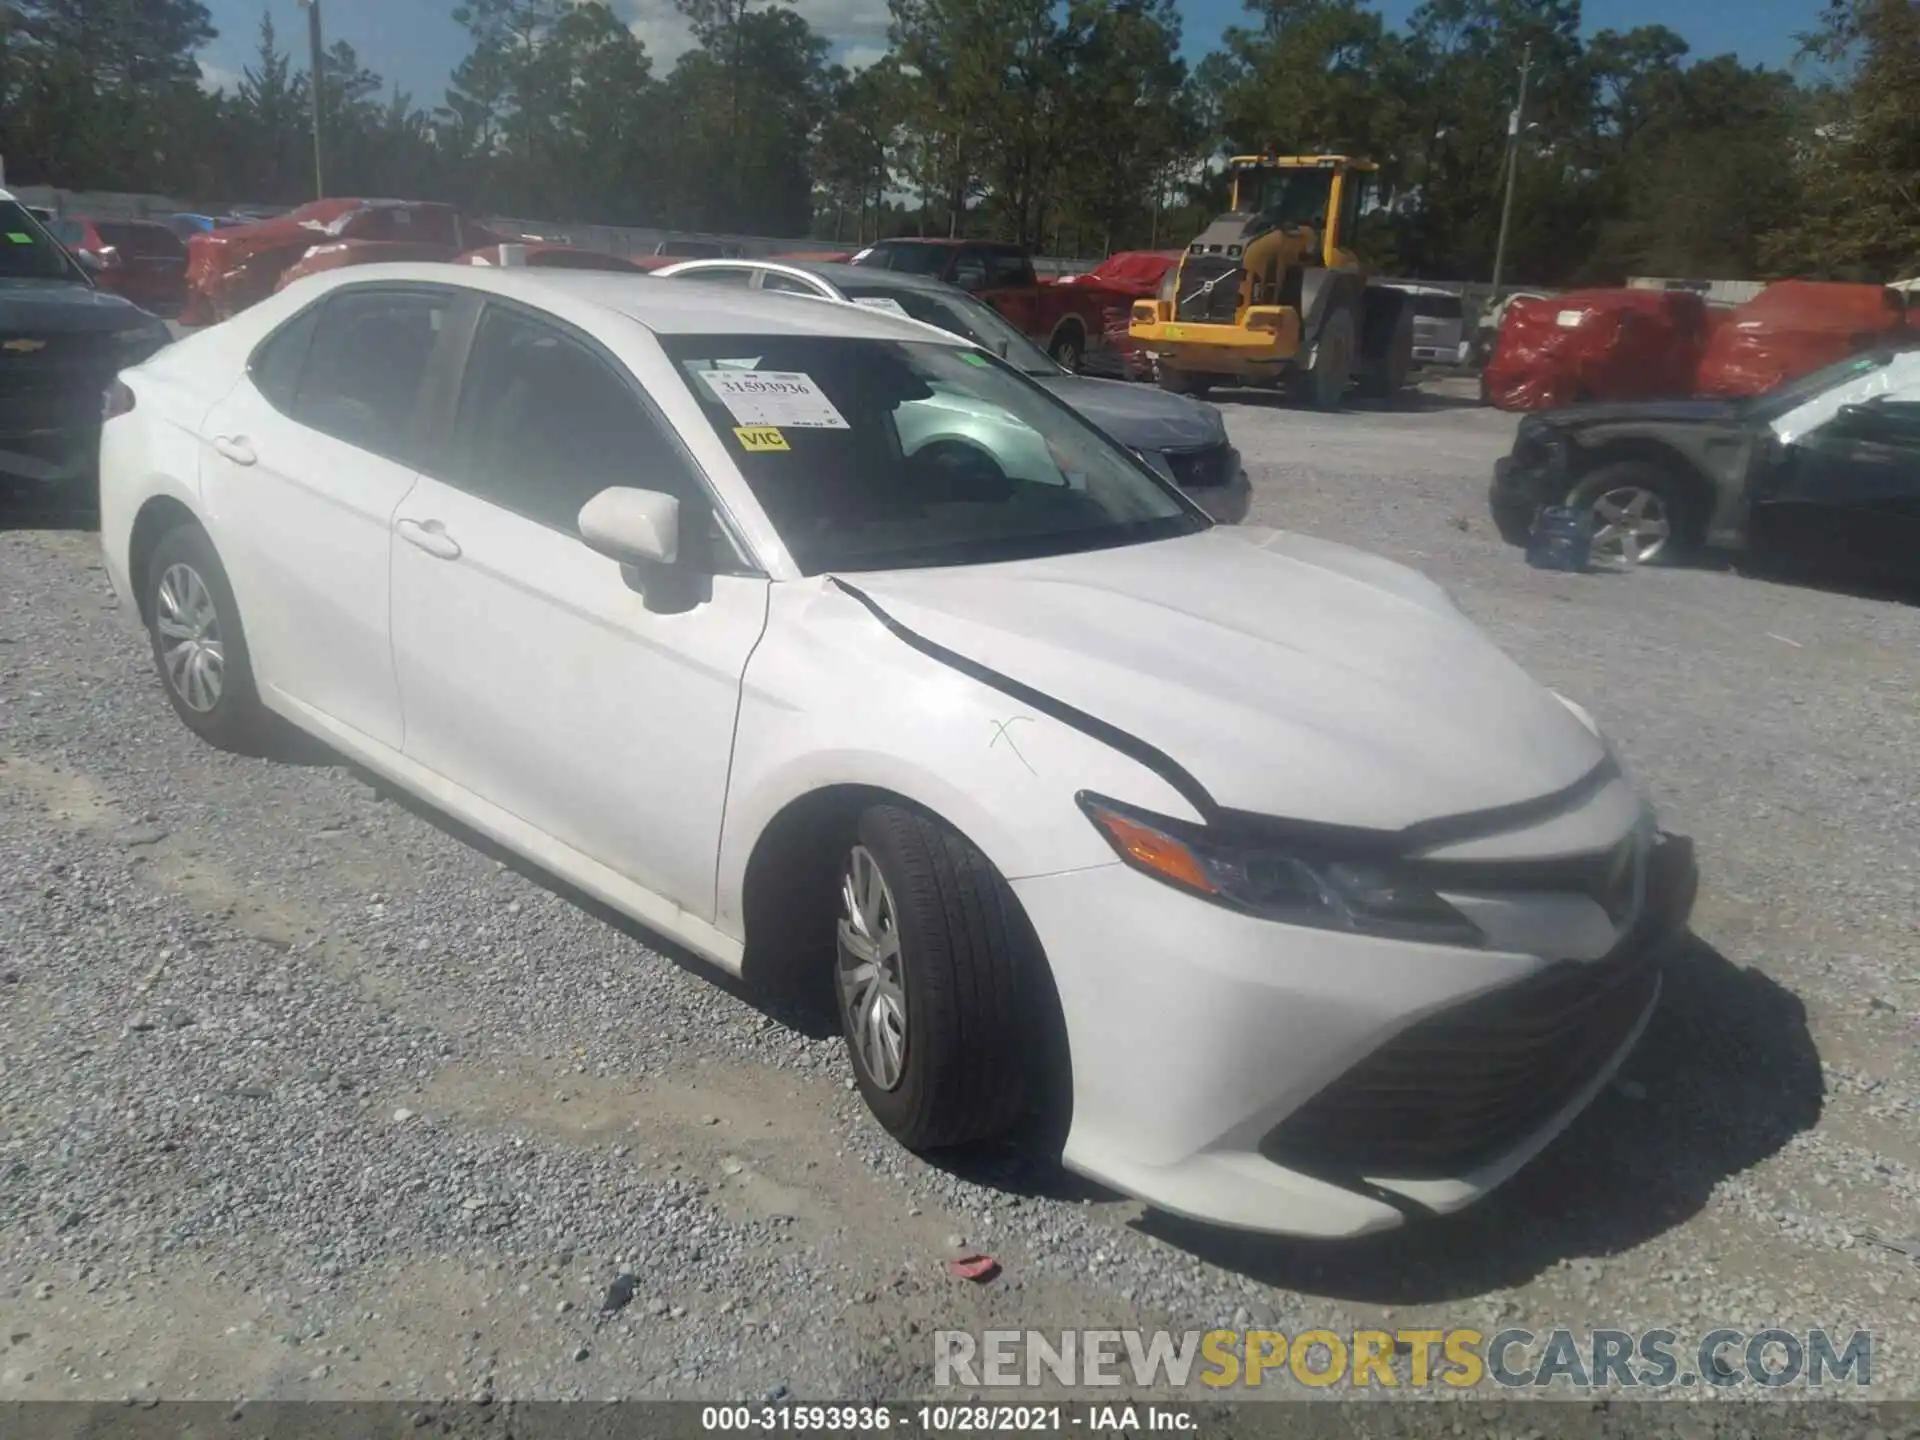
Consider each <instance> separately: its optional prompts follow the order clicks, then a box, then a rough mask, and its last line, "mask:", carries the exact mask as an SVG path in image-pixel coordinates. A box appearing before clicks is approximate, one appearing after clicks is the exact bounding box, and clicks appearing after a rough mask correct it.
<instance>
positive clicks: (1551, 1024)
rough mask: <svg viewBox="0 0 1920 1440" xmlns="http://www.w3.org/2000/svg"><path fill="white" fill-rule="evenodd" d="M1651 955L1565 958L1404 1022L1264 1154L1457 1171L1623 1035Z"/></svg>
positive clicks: (1291, 1161)
mask: <svg viewBox="0 0 1920 1440" xmlns="http://www.w3.org/2000/svg"><path fill="white" fill-rule="evenodd" d="M1659 983H1660V965H1659V961H1658V959H1657V958H1656V956H1655V955H1653V954H1651V953H1648V952H1641V953H1638V954H1635V955H1631V956H1628V957H1625V958H1622V959H1620V960H1617V961H1614V962H1611V963H1603V964H1598V965H1595V964H1583V963H1577V962H1565V963H1562V964H1559V965H1555V966H1553V967H1551V968H1550V969H1547V970H1544V971H1542V972H1540V973H1539V974H1537V975H1534V976H1532V977H1531V978H1529V979H1527V980H1524V981H1522V982H1521V983H1520V984H1518V985H1514V986H1511V987H1509V988H1508V989H1505V990H1502V991H1500V992H1498V993H1497V994H1494V995H1490V996H1486V997H1484V998H1482V999H1479V1000H1475V1001H1472V1002H1469V1003H1468V1004H1466V1005H1461V1006H1458V1007H1456V1008H1455V1009H1452V1010H1449V1011H1446V1012H1444V1013H1443V1014H1440V1015H1436V1016H1433V1017H1431V1018H1429V1019H1427V1020H1424V1021H1422V1022H1421V1023H1420V1024H1418V1025H1415V1026H1413V1027H1412V1028H1411V1029H1408V1030H1405V1031H1402V1032H1401V1033H1400V1034H1399V1035H1397V1036H1395V1037H1394V1038H1393V1039H1392V1040H1390V1041H1389V1042H1388V1043H1387V1044H1386V1045H1384V1046H1382V1047H1381V1048H1380V1049H1379V1050H1376V1051H1375V1052H1374V1053H1373V1054H1372V1055H1370V1056H1369V1057H1367V1059H1365V1060H1364V1061H1362V1062H1361V1063H1360V1064H1359V1065H1358V1066H1356V1067H1355V1068H1354V1069H1352V1070H1349V1071H1348V1072H1347V1073H1346V1074H1345V1075H1342V1076H1341V1077H1340V1078H1339V1079H1338V1080H1336V1081H1334V1083H1333V1084H1331V1085H1329V1086H1328V1087H1327V1088H1326V1089H1325V1090H1322V1091H1321V1092H1320V1093H1319V1094H1318V1095H1316V1096H1314V1097H1313V1099H1311V1100H1309V1101H1308V1102H1307V1103H1306V1104H1305V1105H1303V1106H1302V1107H1301V1108H1300V1109H1298V1110H1296V1111H1295V1112H1294V1113H1293V1114H1292V1115H1290V1116H1288V1117H1287V1119H1286V1120H1285V1121H1284V1122H1283V1123H1282V1124H1281V1125H1280V1126H1279V1127H1278V1128H1276V1129H1275V1130H1273V1131H1272V1132H1270V1133H1269V1134H1268V1136H1267V1138H1266V1140H1265V1141H1264V1142H1262V1144H1261V1147H1260V1150H1261V1153H1262V1154H1263V1155H1265V1156H1267V1158H1268V1159H1271V1160H1273V1161H1275V1162H1277V1163H1279V1164H1282V1165H1287V1166H1289V1167H1291V1168H1295V1169H1303V1170H1309V1171H1316V1170H1322V1171H1323V1170H1327V1169H1333V1170H1337V1171H1340V1172H1346V1173H1350V1174H1353V1175H1376V1176H1392V1177H1396V1178H1401V1179H1421V1178H1432V1177H1438V1176H1448V1175H1458V1174H1462V1173H1464V1172H1466V1171H1469V1170H1472V1169H1474V1168H1476V1167H1477V1166H1479V1165H1482V1164H1485V1163H1487V1162H1488V1161H1490V1160H1492V1159H1494V1158H1496V1157H1498V1156H1499V1155H1502V1154H1504V1153H1505V1152H1507V1151H1508V1150H1511V1149H1512V1148H1513V1147H1514V1146H1515V1145H1517V1144H1519V1143H1520V1142H1521V1141H1522V1140H1524V1139H1525V1138H1526V1137H1527V1136H1528V1135H1530V1134H1531V1133H1532V1132H1533V1131H1534V1130H1536V1129H1538V1128H1539V1127H1540V1126H1541V1125H1544V1124H1545V1123H1546V1122H1547V1121H1548V1120H1549V1119H1550V1118H1552V1116H1553V1115H1554V1114H1555V1113H1556V1112H1557V1111H1559V1110H1560V1109H1561V1108H1562V1107H1563V1106H1565V1105H1566V1104H1567V1103H1568V1102H1569V1101H1570V1100H1572V1099H1573V1097H1574V1095H1575V1094H1576V1093H1578V1092H1579V1090H1580V1088H1581V1087H1582V1086H1583V1085H1585V1084H1587V1083H1588V1082H1589V1081H1590V1080H1591V1079H1592V1078H1593V1076H1594V1075H1595V1074H1596V1073H1597V1072H1598V1071H1599V1069H1600V1067H1601V1066H1603V1065H1604V1064H1605V1063H1606V1062H1607V1058H1608V1057H1609V1056H1611V1055H1612V1054H1613V1053H1614V1051H1616V1050H1618V1049H1619V1048H1620V1046H1621V1045H1622V1044H1623V1043H1625V1041H1626V1038H1627V1036H1628V1035H1629V1034H1631V1033H1632V1031H1633V1027H1634V1024H1635V1023H1636V1022H1637V1021H1638V1020H1639V1018H1640V1016H1641V1015H1642V1013H1644V1012H1645V1010H1646V1008H1647V1005H1648V1003H1649V1002H1650V1001H1651V1000H1652V999H1653V997H1654V994H1655V992H1656V990H1657V988H1658V986H1659Z"/></svg>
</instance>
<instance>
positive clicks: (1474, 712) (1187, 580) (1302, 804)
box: [846, 527, 1606, 830]
mask: <svg viewBox="0 0 1920 1440" xmlns="http://www.w3.org/2000/svg"><path fill="white" fill-rule="evenodd" d="M846 583H847V584H848V585H850V586H852V587H854V588H855V589H857V590H859V591H861V592H862V593H864V594H865V595H867V596H868V597H870V598H871V599H872V600H873V601H874V603H876V604H877V605H879V606H880V607H881V609H883V610H884V611H885V612H886V613H887V614H888V615H889V616H890V617H891V618H892V619H893V620H895V621H896V622H898V623H899V624H901V625H903V626H905V627H907V628H908V629H909V630H912V631H914V632H916V633H917V634H919V635H921V636H922V637H924V638H925V639H927V640H930V641H932V642H934V643H935V644H937V645H940V646H944V647H945V648H946V649H948V650H951V651H953V652H954V653H956V654H958V655H960V656H963V657H964V658H966V659H968V660H971V661H974V662H975V663H977V664H980V665H983V666H986V667H987V668H989V669H991V670H995V671H998V672H999V673H1000V674H1002V675H1004V676H1006V677H1008V678H1009V679H1013V680H1017V681H1020V682H1021V683H1022V684H1024V685H1027V686H1029V687H1031V688H1033V689H1035V690H1038V691H1040V692H1042V693H1043V694H1046V695H1048V696H1051V697H1052V698H1054V699H1056V700H1059V701H1063V702H1064V703H1066V704H1068V705H1071V706H1073V707H1075V708H1076V709H1079V710H1082V711H1084V712H1086V713H1087V714H1090V715H1093V716H1095V717H1096V718H1098V719H1100V720H1103V721H1105V722H1106V723H1108V724H1109V725H1113V726H1116V727H1118V728H1119V729H1121V730H1124V731H1126V732H1128V733H1130V734H1131V735H1133V736H1134V737H1135V738H1137V739H1140V740H1144V741H1146V742H1147V743H1148V744H1150V745H1153V746H1155V747H1157V748H1158V749H1160V750H1162V751H1164V752H1165V753H1166V754H1167V755H1169V756H1171V757H1172V758H1173V759H1174V760H1176V761H1177V762H1178V763H1179V764H1180V765H1181V766H1183V767H1184V768H1185V769H1186V770H1187V771H1188V772H1189V773H1190V774H1191V775H1193V776H1194V778H1195V779H1197V780H1198V781H1199V782H1200V783H1201V784H1202V785H1203V786H1205V787H1206V789H1207V791H1208V793H1209V794H1210V795H1211V796H1212V798H1213V799H1214V801H1215V802H1216V803H1217V804H1219V805H1222V806H1226V807H1228V808H1232V809H1237V810H1245V811H1252V812H1256V813H1259V814H1264V815H1270V816H1276V817H1280V818H1284V819H1290V820H1306V821H1317V822H1320V823H1323V824H1330V825H1343V826H1357V827H1363V828H1367V829H1378V830H1399V829H1402V828H1404V827H1406V826H1408V825H1411V824H1414V823H1416V822H1419V821H1422V820H1432V819H1438V818H1441V817H1444V816H1456V815H1464V814H1469V813H1472V812H1476V811H1481V810H1488V809H1492V808H1494V807H1497V806H1504V805H1512V804H1516V803H1519V802H1522V801H1528V800H1534V799H1538V798H1540V797H1541V796H1544V795H1548V794H1552V793H1553V792H1556V791H1559V790H1562V789H1565V788H1566V787H1568V786H1571V785H1573V784H1574V783H1575V782H1577V781H1579V780H1580V779H1581V778H1583V777H1584V776H1585V775H1587V774H1588V773H1589V772H1590V771H1591V770H1592V769H1593V768H1594V767H1595V766H1596V765H1598V764H1599V763H1600V762H1601V761H1602V760H1603V759H1604V758H1605V756H1606V750H1605V747H1604V746H1603V744H1602V742H1601V741H1600V740H1599V739H1598V737H1596V736H1595V735H1594V734H1593V733H1592V732H1591V731H1590V730H1588V729H1587V727H1586V726H1585V725H1583V724H1582V723H1581V722H1580V721H1579V719H1577V718H1576V717H1575V715H1574V714H1573V712H1572V711H1570V710H1569V709H1568V708H1567V707H1566V706H1565V705H1563V704H1562V703H1561V702H1560V701H1559V700H1558V699H1557V698H1556V697H1555V696H1554V695H1553V694H1552V693H1551V692H1550V691H1548V690H1547V689H1545V688H1544V687H1542V686H1540V685H1538V684H1536V683H1535V682H1534V681H1533V680H1532V679H1530V678H1529V677H1528V676H1527V674H1526V673H1525V672H1524V671H1522V670H1521V669H1520V667H1519V666H1517V665H1515V664H1514V663H1513V661H1511V660H1509V659H1508V658H1507V657H1506V655H1505V654H1503V653H1502V652H1501V651H1500V650H1499V649H1498V648H1497V647H1496V646H1495V645H1494V644H1493V642H1492V641H1491V640H1489V639H1488V638H1487V637H1486V636H1485V635H1483V634H1482V633H1481V632H1480V631H1479V630H1478V629H1477V628H1476V627H1475V626H1474V625H1473V623H1472V622H1471V621H1469V620H1468V619H1467V618H1466V617H1465V616H1464V615H1462V614H1460V612H1459V611H1457V610H1456V609H1454V608H1453V606H1452V604H1451V603H1450V602H1449V601H1448V600H1447V598H1446V596H1445V594H1444V593H1443V592H1442V591H1441V590H1440V589H1439V587H1438V586H1436V585H1434V584H1433V582H1431V581H1430V580H1428V579H1426V577H1424V576H1422V575H1420V574H1419V573H1418V572H1416V571H1413V570H1410V569H1408V568H1406V567H1405V566H1402V565H1397V564H1395V563H1393V562H1391V561H1388V560H1383V559H1380V558H1378V557H1376V556H1372V555H1367V554H1365V553H1363V552H1361V551H1357V550H1352V549H1349V548H1347V547H1346V546H1343V545H1335V544H1332V543H1330V542H1327V541H1323V540H1316V539H1313V538H1311V537H1309V536H1305V535H1299V534H1294V533H1290V532H1285V531H1273V530H1261V529H1241V528H1225V527H1221V528H1216V529H1212V530H1207V531H1203V532H1202V533H1200V534H1198V535H1192V536H1188V537H1185V538H1183V539H1179V540H1169V541H1163V542H1160V543H1157V544H1151V545H1137V546H1128V547H1124V548H1121V549H1115V550H1101V551H1092V552H1088V553H1084V554H1077V555H1065V556H1058V557H1054V558H1049V559H1043V560H1032V561H1018V562H1014V563H1010V564H1001V565H980V566H968V567H961V568H952V569H938V570H900V571H888V572H883V573H865V574H849V575H848V576H847V577H846ZM1008 705H1009V707H1010V710H1017V709H1018V702H1017V701H1013V700H1009V701H1008Z"/></svg>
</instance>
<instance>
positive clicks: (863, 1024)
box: [837, 845, 908, 1090]
mask: <svg viewBox="0 0 1920 1440" xmlns="http://www.w3.org/2000/svg"><path fill="white" fill-rule="evenodd" d="M840 906H841V910H840V925H839V962H838V966H837V970H838V977H837V978H838V980H839V987H838V988H839V992H840V1008H841V1011H842V1012H843V1014H844V1016H845V1019H846V1026H847V1037H848V1039H849V1041H850V1042H851V1045H852V1049H853V1054H854V1062H855V1063H856V1064H857V1065H859V1067H860V1068H861V1070H862V1071H864V1072H865V1074H866V1078H867V1079H868V1080H869V1081H870V1082H872V1083H873V1084H874V1085H876V1086H878V1087H879V1088H880V1089H882V1090H893V1089H896V1088H898V1086H899V1084H900V1081H901V1078H902V1077H903V1076H904V1075H905V1074H906V1068H907V1039H908V1037H907V984H906V972H905V970H904V968H903V966H902V963H901V957H900V930H899V911H898V909H897V908H896V907H895V905H894V901H893V891H892V890H891V889H889V888H888V886H887V880H886V877H885V876H884V875H882V874H881V873H880V865H879V862H878V861H876V860H875V859H874V857H873V852H872V851H870V850H868V849H867V847H866V846H864V845H856V846H854V847H853V853H852V854H851V855H849V856H848V857H847V868H846V873H845V874H844V875H843V876H842V877H841V882H840Z"/></svg>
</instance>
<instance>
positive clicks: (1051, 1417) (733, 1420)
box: [700, 1404, 1200, 1435]
mask: <svg viewBox="0 0 1920 1440" xmlns="http://www.w3.org/2000/svg"><path fill="white" fill-rule="evenodd" d="M1199 1423H1200V1422H1199V1418H1198V1416H1197V1415H1196V1414H1195V1413H1194V1411H1193V1410H1192V1409H1191V1408H1190V1407H1186V1406H1180V1405H1131V1404H1116V1405H1087V1404H1078V1405H973V1404H961V1405H793V1404H780V1405H705V1406H702V1407H701V1410H700V1428H701V1429H702V1430H703V1431H706V1432H708V1433H715V1434H718V1433H725V1432H737V1433H749V1434H750V1433H754V1432H780V1431H786V1432H789V1433H800V1432H813V1433H826V1434H880V1433H886V1432H892V1431H898V1432H899V1433H901V1434H902V1435H968V1434H973V1435H1006V1434H1020V1433H1026V1432H1046V1433H1069V1434H1070V1433H1072V1432H1074V1431H1079V1432H1081V1433H1084V1434H1087V1435H1102V1434H1107V1433H1110V1432H1116V1431H1124V1432H1126V1433H1128V1434H1139V1433H1141V1432H1157V1433H1161V1434H1168V1435H1175V1434H1188V1435H1191V1434H1193V1433H1194V1432H1195V1431H1196V1430H1198V1428H1199Z"/></svg>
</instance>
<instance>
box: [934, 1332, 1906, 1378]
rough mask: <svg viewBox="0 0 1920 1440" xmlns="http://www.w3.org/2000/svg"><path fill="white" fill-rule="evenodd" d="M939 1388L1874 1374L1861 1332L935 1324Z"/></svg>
mask: <svg viewBox="0 0 1920 1440" xmlns="http://www.w3.org/2000/svg"><path fill="white" fill-rule="evenodd" d="M933 1375H934V1383H935V1385H937V1386H941V1387H956V1386H957V1387H961V1388H967V1389H973V1388H993V1387H1014V1386H1030V1387H1038V1386H1042V1385H1048V1384H1053V1385H1065V1386H1069V1387H1094V1388H1097V1387H1114V1386H1126V1387H1130V1388H1134V1389H1139V1390H1148V1389H1153V1388H1156V1387H1166V1388H1170V1389H1173V1390H1188V1389H1194V1388H1196V1387H1197V1388H1199V1389H1201V1390H1203V1391H1212V1392H1214V1393H1219V1392H1222V1391H1226V1392H1233V1391H1240V1392H1246V1391H1250V1390H1266V1389H1281V1388H1284V1387H1289V1386H1295V1387H1298V1386H1305V1387H1308V1388H1311V1389H1327V1388H1330V1387H1334V1386H1344V1387H1347V1388H1350V1389H1360V1390H1364V1389H1409V1390H1419V1389H1424V1388H1431V1387H1445V1388H1448V1389H1456V1390H1470V1389H1474V1388H1476V1387H1478V1386H1483V1385H1489V1384H1490V1385H1494V1386H1499V1387H1503V1388H1506V1389H1527V1390H1543V1389H1568V1390H1640V1389H1653V1390H1664V1389H1672V1388H1687V1387H1693V1386H1701V1385H1706V1386H1712V1387H1715V1388H1717V1389H1728V1388H1732V1387H1735V1386H1762V1387H1766V1388H1770V1389H1779V1388H1782V1387H1785V1386H1802V1387H1809V1388H1837V1387H1840V1386H1867V1385H1871V1384H1872V1383H1873V1336H1872V1335H1871V1334H1869V1333H1868V1332H1866V1331H1864V1330H1853V1331H1843V1330H1808V1331H1803V1332H1794V1331H1788V1330H1777V1329H1769V1330H1755V1331H1744V1330H1709V1331H1707V1332H1705V1333H1703V1334H1700V1335H1699V1336H1697V1337H1685V1336H1682V1335H1680V1334H1679V1333H1677V1332H1675V1331H1672V1330H1642V1331H1637V1332H1634V1331H1627V1330H1587V1331H1576V1330H1565V1329H1557V1330H1548V1331H1533V1330H1519V1329H1509V1330H1496V1331H1492V1332H1487V1331H1481V1330H1466V1329H1457V1330H1355V1331H1351V1332H1346V1333H1338V1334H1337V1333H1335V1332H1334V1331H1332V1330H1302V1331H1298V1332H1296V1333H1294V1334H1291V1335H1289V1334H1285V1333H1283V1332H1281V1331H1278V1330H1208V1331H1204V1332H1203V1331H1199V1330H1188V1331H1184V1332H1181V1333H1178V1334H1176V1333H1174V1332H1171V1331H1165V1330H1157V1331H1143V1330H1056V1331H1040V1330H987V1331H983V1332H981V1333H980V1334H979V1335H977V1336H976V1335H974V1334H973V1333H971V1332H969V1331H965V1330H937V1331H935V1332H934V1334H933Z"/></svg>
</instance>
